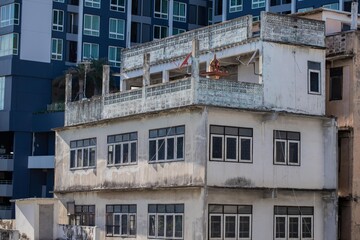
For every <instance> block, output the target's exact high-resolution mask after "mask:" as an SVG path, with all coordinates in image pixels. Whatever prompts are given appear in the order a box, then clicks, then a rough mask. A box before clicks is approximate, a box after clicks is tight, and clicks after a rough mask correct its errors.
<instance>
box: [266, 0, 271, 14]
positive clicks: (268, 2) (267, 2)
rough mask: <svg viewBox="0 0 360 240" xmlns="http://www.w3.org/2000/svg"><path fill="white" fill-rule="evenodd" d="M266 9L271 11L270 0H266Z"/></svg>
mask: <svg viewBox="0 0 360 240" xmlns="http://www.w3.org/2000/svg"><path fill="white" fill-rule="evenodd" d="M265 11H266V12H269V11H270V0H266V1H265Z"/></svg>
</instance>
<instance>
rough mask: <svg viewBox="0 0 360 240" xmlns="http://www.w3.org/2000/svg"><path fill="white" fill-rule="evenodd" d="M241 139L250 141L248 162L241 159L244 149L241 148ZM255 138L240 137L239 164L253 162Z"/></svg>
mask: <svg viewBox="0 0 360 240" xmlns="http://www.w3.org/2000/svg"><path fill="white" fill-rule="evenodd" d="M241 139H248V140H250V159H249V160H247V159H242V158H241V152H242V148H241ZM252 141H253V138H252V137H245V136H239V151H238V154H239V162H244V163H252V162H253V155H252V152H253V142H252Z"/></svg>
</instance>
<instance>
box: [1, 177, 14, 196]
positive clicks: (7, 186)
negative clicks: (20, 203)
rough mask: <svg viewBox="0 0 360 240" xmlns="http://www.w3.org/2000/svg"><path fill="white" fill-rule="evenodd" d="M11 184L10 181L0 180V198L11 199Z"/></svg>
mask: <svg viewBox="0 0 360 240" xmlns="http://www.w3.org/2000/svg"><path fill="white" fill-rule="evenodd" d="M12 195H13V183H12V180H0V196H2V197H12Z"/></svg>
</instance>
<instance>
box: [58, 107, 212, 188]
mask: <svg viewBox="0 0 360 240" xmlns="http://www.w3.org/2000/svg"><path fill="white" fill-rule="evenodd" d="M205 121H206V118H205V115H203V113H202V111H201V109H200V110H199V109H196V108H195V109H194V110H191V109H187V110H182V109H175V110H173V111H172V112H170V113H159V114H156V115H147V116H142V117H137V118H133V119H127V120H125V119H118V120H116V121H113V122H108V123H103V124H98V125H96V126H92V127H86V126H85V127H81V128H73V129H69V130H66V131H60V132H58V133H57V136H56V146H57V147H56V156H55V162H56V171H55V191H67V190H69V191H70V190H71V191H83V190H101V189H133V188H161V187H177V186H178V187H181V186H198V185H203V184H204V164H205V159H204V157H205V156H204V155H203V154H201V153H202V151H204V149H205V147H204V148H202V149H198V148H197V147H198V146H201V145H202V144H203V140H204V138H203V137H204V132H205V130H206V128H205V126H206V124H205ZM179 125H185V161H177V162H163V163H149V162H148V161H149V157H148V155H149V154H148V153H149V150H148V146H149V141H148V139H149V130H150V129H158V128H164V127H173V126H179ZM133 131H137V132H138V145H137V149H138V161H137V164H136V165H129V166H120V167H108V166H107V136H108V135H113V134H120V133H128V132H133ZM92 137H96V138H97V147H96V156H97V160H96V168H88V169H78V170H70V163H69V162H70V148H69V144H70V141H72V140H78V139H85V138H92Z"/></svg>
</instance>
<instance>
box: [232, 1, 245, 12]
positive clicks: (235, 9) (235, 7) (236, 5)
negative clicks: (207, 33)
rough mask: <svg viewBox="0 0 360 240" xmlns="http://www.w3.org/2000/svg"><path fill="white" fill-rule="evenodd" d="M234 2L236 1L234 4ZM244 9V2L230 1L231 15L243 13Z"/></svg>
mask: <svg viewBox="0 0 360 240" xmlns="http://www.w3.org/2000/svg"><path fill="white" fill-rule="evenodd" d="M232 1H235V2H234V4H233V2H232ZM243 7H244V2H243V0H230V1H229V13H235V12H241V11H242V10H243Z"/></svg>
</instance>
